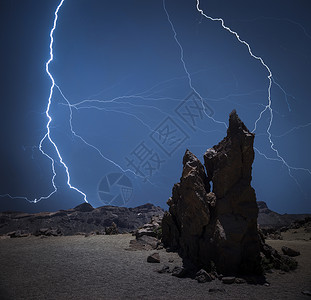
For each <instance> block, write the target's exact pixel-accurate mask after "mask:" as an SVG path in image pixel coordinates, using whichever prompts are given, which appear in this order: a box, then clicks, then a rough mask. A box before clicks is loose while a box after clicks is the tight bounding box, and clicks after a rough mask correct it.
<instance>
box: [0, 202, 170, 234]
mask: <svg viewBox="0 0 311 300" xmlns="http://www.w3.org/2000/svg"><path fill="white" fill-rule="evenodd" d="M163 214H164V211H163V209H162V208H160V207H156V206H154V205H152V204H145V205H142V206H138V207H135V208H126V207H116V206H102V207H98V208H93V207H92V206H91V205H90V204H88V203H83V204H81V205H78V206H77V207H75V208H73V209H68V210H61V211H57V212H52V213H50V212H42V213H36V214H25V213H19V212H3V213H0V235H1V234H7V233H8V232H13V231H18V230H25V231H26V232H27V233H30V234H37V235H46V236H50V235H60V234H63V235H73V234H78V233H81V232H83V233H85V234H89V233H91V232H96V233H99V234H100V233H102V234H103V233H105V232H107V233H108V234H111V233H116V229H117V230H118V232H119V233H124V232H132V231H134V230H136V229H137V228H139V227H141V226H143V225H144V224H146V223H148V222H149V221H150V219H151V218H152V217H153V216H160V217H162V216H163ZM113 224H115V225H113ZM42 230H43V231H44V230H45V231H44V232H43V231H42Z"/></svg>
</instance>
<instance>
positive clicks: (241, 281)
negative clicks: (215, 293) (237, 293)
mask: <svg viewBox="0 0 311 300" xmlns="http://www.w3.org/2000/svg"><path fill="white" fill-rule="evenodd" d="M234 282H235V283H237V284H242V283H246V280H245V279H243V278H235V280H234Z"/></svg>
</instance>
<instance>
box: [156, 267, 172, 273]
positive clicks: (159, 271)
mask: <svg viewBox="0 0 311 300" xmlns="http://www.w3.org/2000/svg"><path fill="white" fill-rule="evenodd" d="M157 272H158V273H160V274H163V273H169V272H170V267H169V266H163V267H162V269H160V270H157Z"/></svg>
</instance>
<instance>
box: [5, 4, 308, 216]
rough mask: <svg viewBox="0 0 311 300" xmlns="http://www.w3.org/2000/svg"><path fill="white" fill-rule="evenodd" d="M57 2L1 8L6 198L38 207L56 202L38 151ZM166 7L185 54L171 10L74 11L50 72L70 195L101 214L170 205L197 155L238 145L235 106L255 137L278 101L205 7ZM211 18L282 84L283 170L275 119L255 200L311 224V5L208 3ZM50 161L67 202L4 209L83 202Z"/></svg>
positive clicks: (60, 198) (261, 71) (100, 7)
mask: <svg viewBox="0 0 311 300" xmlns="http://www.w3.org/2000/svg"><path fill="white" fill-rule="evenodd" d="M58 4H59V1H54V0H45V1H42V0H36V1H34V0H24V1H22V0H19V1H17V0H4V1H1V2H0V22H1V30H0V34H1V36H0V40H1V56H0V63H1V65H0V68H1V73H0V74H1V75H0V76H1V80H0V82H1V85H0V99H1V102H0V103H1V108H0V126H1V127H0V128H1V130H0V140H1V148H0V149H1V150H0V151H1V152H0V194H2V195H6V194H10V195H11V196H12V197H26V198H28V200H30V201H32V200H34V199H39V198H40V197H42V196H47V195H49V194H50V193H51V192H53V185H52V183H51V180H52V176H53V173H52V169H51V161H50V160H49V159H48V158H47V157H46V156H44V155H43V154H42V153H41V152H40V151H39V148H38V146H39V143H40V140H41V139H42V138H43V137H44V135H45V134H46V124H47V117H46V115H45V111H46V108H47V104H48V98H49V92H50V87H51V80H50V78H49V77H48V75H47V73H46V71H45V63H46V62H47V60H48V59H49V43H50V37H49V34H50V31H51V29H52V27H53V21H54V12H55V9H56V7H57V6H58ZM165 6H166V10H167V12H168V14H169V17H170V20H171V22H172V24H173V26H174V29H175V30H176V34H177V35H176V38H177V40H178V42H179V43H180V45H181V47H182V50H183V51H182V52H181V48H180V46H179V45H178V44H177V42H176V40H175V39H174V32H173V30H172V27H171V24H170V23H169V20H168V17H167V14H166V12H165V9H164V7H163V2H162V0H150V1H142V0H120V1H100V0H90V1H86V0H65V1H64V3H63V5H62V7H61V8H60V10H59V18H58V22H57V28H56V30H55V32H54V44H53V51H54V60H53V62H52V63H51V64H50V71H51V73H52V75H53V77H54V79H55V82H56V84H57V86H59V88H60V90H58V89H57V88H56V87H55V89H54V92H53V97H52V103H51V107H50V115H51V117H52V119H53V121H52V122H51V125H50V128H51V138H52V139H53V141H54V142H55V144H56V145H57V147H58V149H59V151H60V154H61V156H62V158H63V161H64V163H66V165H67V166H68V168H69V172H70V176H71V184H72V185H73V186H74V187H76V188H78V189H79V190H80V191H82V192H83V193H85V194H86V196H87V200H88V201H89V203H90V204H92V205H93V206H94V207H97V206H101V205H105V204H111V205H126V206H130V207H134V206H137V205H141V204H144V203H147V202H150V203H154V204H155V205H160V206H162V207H164V208H166V207H167V206H166V201H167V199H168V198H169V197H170V195H171V189H172V186H173V184H174V183H176V182H178V181H179V178H180V176H181V171H182V157H183V154H184V152H185V150H186V149H187V148H188V149H189V150H190V151H192V152H193V153H194V154H195V155H197V157H198V158H199V159H201V161H202V162H203V154H204V152H205V151H206V149H207V148H210V147H212V146H213V145H215V144H217V143H218V142H219V141H220V140H221V139H222V138H223V137H224V136H225V135H226V127H225V126H224V124H223V122H224V123H226V124H228V116H229V113H230V112H231V111H232V110H233V109H236V110H237V112H238V114H239V116H240V118H241V119H242V120H243V121H244V123H245V124H246V126H247V127H248V128H249V129H250V130H251V131H252V130H253V129H254V124H255V121H256V120H257V119H258V117H259V114H260V112H261V111H262V110H263V109H264V108H265V106H266V105H267V104H268V87H269V80H268V75H269V74H268V71H267V69H266V68H265V67H264V66H263V65H262V64H261V62H260V61H259V60H256V59H254V58H253V57H252V56H251V55H250V54H249V52H248V49H247V47H246V46H245V45H243V44H241V43H240V42H239V41H238V40H237V38H236V37H235V36H234V35H233V34H230V33H229V32H228V31H226V30H225V29H224V28H222V26H221V23H220V22H216V21H211V20H208V19H206V18H204V17H203V16H202V15H201V14H200V13H199V12H198V10H197V9H196V0H187V1H186V0H166V3H165ZM200 8H201V9H203V11H204V13H205V14H206V15H208V16H211V17H213V18H223V19H224V21H225V25H226V26H228V27H230V28H231V29H232V30H233V31H235V32H237V33H238V34H239V36H240V38H241V39H242V40H245V41H246V42H247V43H249V45H250V47H251V49H252V51H253V53H254V55H257V56H260V57H261V58H262V59H263V61H264V62H265V64H266V65H267V66H268V67H269V68H270V70H271V72H272V74H273V85H272V87H271V100H272V105H271V107H272V109H273V113H274V117H273V122H272V126H271V129H270V132H271V139H272V141H273V143H274V148H275V149H277V150H278V153H279V155H280V156H281V157H282V159H284V162H282V161H280V158H278V157H277V153H276V152H275V151H272V149H271V148H270V146H271V144H270V143H269V136H268V134H267V128H268V126H269V121H270V119H269V118H270V114H269V110H267V111H266V112H265V113H264V114H263V115H262V118H261V120H260V121H259V122H258V124H257V129H256V131H255V133H256V137H255V147H256V149H257V150H258V151H257V150H256V152H255V162H254V164H253V181H252V185H253V187H254V188H255V190H256V195H257V200H262V201H266V202H267V204H268V206H269V207H270V208H271V209H273V210H275V211H277V212H279V213H307V212H309V213H311V204H310V196H311V175H310V174H311V173H310V171H308V169H311V160H310V152H311V140H310V133H311V123H310V122H311V119H310V109H311V102H310V86H311V85H310V84H311V82H310V67H311V18H310V12H311V5H310V1H308V0H299V1H293V0H291V1H288V0H285V1H284V0H282V1H281V0H274V1H268V0H261V1H224V0H222V1H219V0H217V1H216V0H213V1H208V0H201V4H200ZM181 54H183V55H182V56H181ZM181 57H183V60H184V63H185V68H186V70H187V71H188V72H189V75H190V79H191V82H189V78H188V76H187V73H186V71H185V68H184V66H183V62H182V60H181ZM189 83H190V84H189ZM191 86H192V87H193V89H192V88H191ZM195 91H196V92H197V93H195ZM202 100H203V105H204V111H203V110H202ZM70 115H72V119H71V123H70ZM213 119H214V120H216V121H217V122H214V121H213ZM70 125H72V130H71V127H70ZM43 150H44V151H45V152H46V153H47V154H48V155H49V156H51V157H52V158H53V159H55V170H56V172H57V176H56V177H55V185H56V186H57V189H58V191H57V192H56V193H55V194H53V195H52V196H51V197H50V198H49V199H47V200H42V201H40V202H39V203H37V204H32V203H29V202H28V201H27V200H25V199H22V198H10V197H8V196H3V197H0V210H1V211H3V210H22V211H33V212H34V211H50V210H58V209H67V208H71V207H74V206H76V205H78V204H81V203H82V202H83V196H82V195H81V194H80V193H79V192H77V191H74V190H71V189H69V187H68V186H67V184H66V182H67V178H66V172H65V169H64V168H63V166H62V165H61V164H60V162H59V159H58V158H57V154H56V152H55V149H54V148H53V147H52V146H51V143H49V142H48V140H46V141H45V142H44V143H43ZM259 153H262V154H264V155H265V156H266V157H267V158H270V160H269V159H266V158H265V157H264V156H263V155H260V154H259ZM288 166H290V167H293V168H291V169H288ZM294 168H302V169H300V170H295V169H294ZM135 174H136V175H135Z"/></svg>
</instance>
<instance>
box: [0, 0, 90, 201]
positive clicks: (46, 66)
mask: <svg viewBox="0 0 311 300" xmlns="http://www.w3.org/2000/svg"><path fill="white" fill-rule="evenodd" d="M64 1H65V0H61V1H60V3H59V4H58V6H57V8H56V10H55V12H54V21H53V27H52V29H51V31H50V46H49V49H50V56H49V59H48V61H47V62H46V64H45V71H46V73H47V75H48V76H49V78H50V80H51V87H50V93H49V98H48V104H47V107H46V111H45V115H46V117H47V119H48V122H47V124H46V134H45V135H44V136H43V138H42V139H41V141H40V143H39V150H40V151H41V153H42V154H43V155H44V156H45V157H47V158H48V159H49V160H50V161H51V167H52V172H53V176H52V180H51V183H52V186H53V191H52V192H51V193H50V194H49V195H47V196H41V197H40V198H39V199H37V198H36V199H34V200H29V199H28V198H27V197H13V196H11V195H9V194H5V195H1V196H2V197H3V196H7V197H10V198H11V199H25V200H27V201H28V202H30V203H37V202H39V201H41V200H46V199H48V198H50V197H51V196H52V195H53V194H55V193H56V192H57V186H56V184H55V178H56V175H57V174H56V170H55V160H54V159H53V157H52V156H50V155H49V154H47V153H46V152H45V151H44V150H43V143H44V142H45V141H46V140H48V141H49V142H50V144H51V145H52V146H53V148H54V149H55V151H56V154H57V158H58V161H59V162H60V164H61V165H62V166H63V167H64V169H65V171H66V175H67V185H68V186H69V188H70V189H72V190H75V191H76V192H78V193H79V194H81V195H82V196H83V199H84V201H85V202H88V201H87V198H86V194H85V193H83V192H82V191H81V190H79V189H78V188H76V187H74V186H73V185H71V183H70V181H71V179H70V173H69V168H68V166H67V165H66V163H65V162H64V160H63V158H62V156H61V154H60V151H59V149H58V147H57V145H56V143H55V142H54V141H53V139H52V137H51V129H50V124H51V122H52V120H53V119H52V116H51V115H50V108H51V104H52V98H53V92H54V88H55V87H57V85H56V84H55V80H54V78H53V75H52V74H51V72H50V69H49V66H50V64H51V63H52V62H53V59H54V54H53V43H54V37H53V35H54V31H55V30H56V27H57V20H58V13H59V10H60V9H61V7H62V5H63V3H64Z"/></svg>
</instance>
